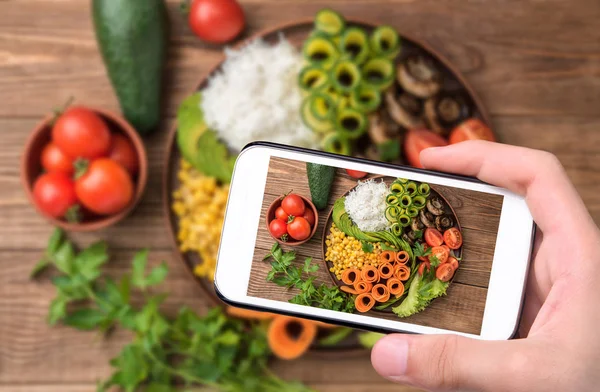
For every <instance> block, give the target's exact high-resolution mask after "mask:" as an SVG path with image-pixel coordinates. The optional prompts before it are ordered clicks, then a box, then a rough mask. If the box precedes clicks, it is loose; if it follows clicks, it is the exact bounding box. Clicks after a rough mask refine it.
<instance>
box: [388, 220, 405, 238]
mask: <svg viewBox="0 0 600 392" xmlns="http://www.w3.org/2000/svg"><path fill="white" fill-rule="evenodd" d="M391 230H392V233H393V234H394V235H395V236H396V237H400V236H401V235H402V226H400V224H399V223H394V224H393V225H392V227H391Z"/></svg>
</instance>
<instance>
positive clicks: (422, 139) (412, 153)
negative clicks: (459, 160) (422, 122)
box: [404, 128, 448, 168]
mask: <svg viewBox="0 0 600 392" xmlns="http://www.w3.org/2000/svg"><path fill="white" fill-rule="evenodd" d="M446 145H448V142H447V141H446V140H445V139H444V138H443V137H441V136H440V135H438V134H436V133H433V132H431V131H430V130H428V129H420V128H419V129H409V130H408V132H407V133H406V137H405V138H404V156H405V157H406V160H407V161H408V163H409V164H410V165H411V166H414V167H419V168H423V165H421V158H420V157H419V155H420V154H421V151H423V150H424V149H426V148H429V147H439V146H446Z"/></svg>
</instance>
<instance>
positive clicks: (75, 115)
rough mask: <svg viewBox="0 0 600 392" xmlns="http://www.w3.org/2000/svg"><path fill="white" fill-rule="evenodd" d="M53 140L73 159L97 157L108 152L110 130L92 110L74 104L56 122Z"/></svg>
mask: <svg viewBox="0 0 600 392" xmlns="http://www.w3.org/2000/svg"><path fill="white" fill-rule="evenodd" d="M52 141H53V142H54V144H56V145H57V146H58V148H60V149H61V151H63V152H64V153H65V154H67V155H68V156H70V157H71V158H73V159H76V158H85V159H96V158H100V157H105V156H106V155H107V154H108V150H109V148H110V130H109V129H108V126H107V125H106V123H105V122H104V120H102V118H101V117H100V116H99V115H97V114H96V113H94V112H93V111H92V110H90V109H87V108H84V107H80V106H73V107H71V108H69V109H67V110H66V111H65V112H64V113H63V114H61V115H60V117H58V119H57V120H56V122H55V123H54V127H53V128H52Z"/></svg>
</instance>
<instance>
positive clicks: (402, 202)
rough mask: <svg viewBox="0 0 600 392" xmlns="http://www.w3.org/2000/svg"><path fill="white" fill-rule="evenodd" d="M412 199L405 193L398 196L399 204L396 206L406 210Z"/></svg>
mask: <svg viewBox="0 0 600 392" xmlns="http://www.w3.org/2000/svg"><path fill="white" fill-rule="evenodd" d="M412 202H413V201H412V197H410V196H408V195H407V194H406V193H405V194H404V195H402V196H400V202H399V203H398V205H399V206H400V207H403V208H408V207H410V206H411V205H412Z"/></svg>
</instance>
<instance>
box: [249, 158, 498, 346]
mask: <svg viewBox="0 0 600 392" xmlns="http://www.w3.org/2000/svg"><path fill="white" fill-rule="evenodd" d="M374 174H377V173H374ZM409 179H410V178H409ZM430 185H431V187H432V189H433V190H435V191H436V192H438V193H439V194H440V195H442V196H443V197H444V198H445V199H446V200H447V202H448V203H449V204H450V205H451V206H452V208H453V209H454V212H455V213H456V216H457V218H458V221H459V222H460V225H461V231H462V234H463V237H464V246H463V249H462V251H463V254H462V258H463V260H462V261H461V268H460V269H459V272H460V273H458V274H457V276H456V279H455V280H454V282H453V283H452V284H451V286H450V288H449V289H448V295H447V296H446V297H443V298H440V299H436V300H435V301H433V302H432V303H431V305H429V306H428V307H427V308H426V309H425V310H424V311H423V312H421V313H419V314H417V315H414V316H411V317H409V318H405V319H402V320H401V321H403V322H407V323H414V324H419V325H426V326H431V327H437V328H444V329H451V330H457V331H461V332H467V333H473V334H479V332H480V330H481V322H482V318H483V310H484V307H485V298H486V295H487V287H488V283H489V277H490V273H491V268H492V261H493V258H494V248H495V244H496V236H497V230H498V224H499V222H500V212H501V210H502V200H503V197H502V196H499V195H492V194H487V193H482V192H475V191H468V190H465V189H458V188H452V187H447V186H442V185H437V184H433V183H431V184H430ZM354 186H356V180H355V179H353V178H350V177H349V176H348V175H347V174H346V173H345V171H344V170H343V169H336V174H335V178H334V181H333V185H332V189H331V194H330V196H329V203H328V205H327V207H326V208H325V209H324V210H323V211H320V212H319V221H318V223H317V231H316V233H315V235H314V236H313V237H312V238H311V239H310V240H309V241H308V242H306V243H304V244H302V245H299V246H294V247H290V246H285V245H284V246H283V248H284V249H286V250H289V249H293V250H295V251H296V254H297V257H296V260H295V262H294V264H295V265H297V266H300V265H302V263H303V262H304V259H305V258H306V257H312V258H313V260H314V261H315V262H316V264H317V265H319V267H320V268H319V270H318V271H317V272H316V273H315V275H316V276H317V279H316V280H315V284H317V285H318V284H321V283H325V284H328V285H331V284H332V279H331V277H330V274H329V272H328V269H329V266H330V265H328V264H326V263H324V261H323V243H322V238H323V230H326V229H328V225H327V217H328V215H329V212H330V211H331V209H332V207H333V203H334V202H335V201H336V200H337V199H338V198H339V197H341V196H343V195H344V194H346V192H348V190H350V189H351V188H353V187H354ZM292 189H293V190H294V192H295V193H297V194H299V195H301V196H304V197H307V198H310V190H309V188H308V181H307V177H306V165H305V164H304V163H303V162H300V161H295V160H291V159H283V158H276V157H272V158H271V161H270V163H269V172H268V175H267V181H266V184H265V197H264V199H263V204H262V209H261V217H260V221H259V222H260V223H259V228H258V237H257V241H256V247H255V251H254V259H253V263H252V270H251V272H250V282H249V285H248V295H251V296H255V297H260V298H267V299H274V300H278V301H284V302H287V301H288V300H289V299H290V298H292V297H293V296H294V295H296V294H298V293H299V291H298V290H297V289H291V290H288V289H286V288H285V287H279V286H277V285H276V284H274V283H270V282H267V280H266V277H267V274H268V273H269V271H270V270H271V265H270V263H269V262H265V261H264V260H263V258H264V256H265V255H266V254H268V253H269V250H270V249H271V247H272V245H273V243H274V240H273V238H272V237H271V235H270V234H269V231H268V228H267V225H266V214H267V210H268V208H269V206H270V205H271V202H272V201H273V200H274V199H276V198H278V197H281V194H282V193H286V192H288V191H289V190H292ZM463 267H464V269H463ZM366 315H368V316H372V317H379V318H385V319H388V320H394V321H398V320H399V319H398V317H397V316H396V315H394V314H393V313H390V312H375V311H371V312H369V313H367V314H366Z"/></svg>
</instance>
